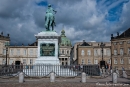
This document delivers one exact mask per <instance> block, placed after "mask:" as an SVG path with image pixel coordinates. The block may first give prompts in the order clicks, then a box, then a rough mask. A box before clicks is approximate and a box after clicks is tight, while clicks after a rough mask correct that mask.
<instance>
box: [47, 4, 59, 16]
mask: <svg viewBox="0 0 130 87" xmlns="http://www.w3.org/2000/svg"><path fill="white" fill-rule="evenodd" d="M53 11H54V12H55V13H56V12H57V11H55V10H54V9H53V8H52V7H51V4H49V5H48V9H47V11H46V13H52V14H54V12H53Z"/></svg>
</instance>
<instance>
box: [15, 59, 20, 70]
mask: <svg viewBox="0 0 130 87" xmlns="http://www.w3.org/2000/svg"><path fill="white" fill-rule="evenodd" d="M15 66H16V69H19V68H20V61H15Z"/></svg>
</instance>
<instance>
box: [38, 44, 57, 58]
mask: <svg viewBox="0 0 130 87" xmlns="http://www.w3.org/2000/svg"><path fill="white" fill-rule="evenodd" d="M40 56H55V44H54V43H41V44H40Z"/></svg>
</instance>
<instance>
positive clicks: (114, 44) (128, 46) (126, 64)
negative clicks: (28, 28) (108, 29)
mask: <svg viewBox="0 0 130 87" xmlns="http://www.w3.org/2000/svg"><path fill="white" fill-rule="evenodd" d="M111 52H112V67H113V68H118V69H122V68H125V69H127V70H128V69H130V28H129V29H127V30H126V31H124V32H123V33H122V34H119V33H118V32H117V36H113V34H111Z"/></svg>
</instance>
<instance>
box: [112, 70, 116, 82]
mask: <svg viewBox="0 0 130 87" xmlns="http://www.w3.org/2000/svg"><path fill="white" fill-rule="evenodd" d="M112 82H113V83H117V73H115V72H114V73H113V75H112Z"/></svg>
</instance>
